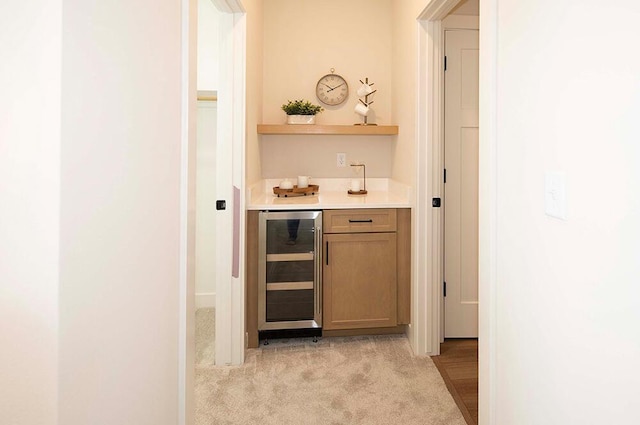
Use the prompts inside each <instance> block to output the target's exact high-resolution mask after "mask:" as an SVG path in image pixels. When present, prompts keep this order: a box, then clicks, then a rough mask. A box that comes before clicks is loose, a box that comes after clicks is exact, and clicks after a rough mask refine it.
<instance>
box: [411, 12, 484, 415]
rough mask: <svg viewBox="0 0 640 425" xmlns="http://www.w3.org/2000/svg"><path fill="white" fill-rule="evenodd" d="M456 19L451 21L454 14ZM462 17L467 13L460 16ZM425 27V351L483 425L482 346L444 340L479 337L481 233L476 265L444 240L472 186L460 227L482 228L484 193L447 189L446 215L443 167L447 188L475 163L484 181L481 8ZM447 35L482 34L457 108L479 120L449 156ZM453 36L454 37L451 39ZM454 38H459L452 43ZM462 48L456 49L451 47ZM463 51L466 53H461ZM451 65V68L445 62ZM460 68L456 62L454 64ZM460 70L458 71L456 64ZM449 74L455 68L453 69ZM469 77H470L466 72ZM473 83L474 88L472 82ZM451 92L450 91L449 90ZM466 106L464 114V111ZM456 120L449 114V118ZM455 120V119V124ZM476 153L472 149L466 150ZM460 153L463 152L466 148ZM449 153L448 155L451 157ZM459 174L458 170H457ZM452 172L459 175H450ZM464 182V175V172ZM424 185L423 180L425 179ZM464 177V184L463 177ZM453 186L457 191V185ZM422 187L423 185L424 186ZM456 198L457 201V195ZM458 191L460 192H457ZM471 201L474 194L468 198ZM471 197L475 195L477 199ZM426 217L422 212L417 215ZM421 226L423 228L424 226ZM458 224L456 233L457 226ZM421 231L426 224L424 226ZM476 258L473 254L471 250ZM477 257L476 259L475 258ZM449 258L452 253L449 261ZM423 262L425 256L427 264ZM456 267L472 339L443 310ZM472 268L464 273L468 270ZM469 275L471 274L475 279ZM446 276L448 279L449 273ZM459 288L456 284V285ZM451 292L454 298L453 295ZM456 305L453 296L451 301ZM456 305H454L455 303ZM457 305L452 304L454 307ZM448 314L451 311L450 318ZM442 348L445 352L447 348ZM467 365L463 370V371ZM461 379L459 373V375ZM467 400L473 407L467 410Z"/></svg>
mask: <svg viewBox="0 0 640 425" xmlns="http://www.w3.org/2000/svg"><path fill="white" fill-rule="evenodd" d="M452 11H453V12H454V13H453V14H452V13H451V12H452ZM461 11H462V13H461ZM419 21H420V24H421V29H422V30H421V39H420V40H421V45H420V49H421V60H420V75H421V79H420V80H421V81H423V83H422V84H424V85H423V86H422V87H421V101H420V111H419V113H420V114H421V116H422V117H423V119H421V120H420V127H419V132H418V135H419V149H418V152H419V168H418V169H419V170H420V169H425V170H426V172H425V175H424V178H425V179H426V182H427V183H428V185H427V186H425V187H423V188H422V189H421V190H418V196H417V201H418V208H419V209H420V208H423V209H424V212H423V213H422V217H424V226H425V228H424V230H423V231H422V232H421V233H423V234H426V235H427V241H426V249H425V252H424V253H418V255H425V254H426V258H428V261H427V264H425V265H424V266H422V267H426V268H427V269H426V270H423V271H420V270H418V272H417V274H418V276H420V274H421V273H424V276H426V288H424V289H423V291H424V292H425V293H426V295H427V297H428V298H427V299H428V300H430V301H428V302H427V308H428V309H429V314H428V315H427V316H428V317H427V322H426V326H425V327H426V330H427V332H426V334H427V335H426V337H427V338H426V340H427V341H426V345H427V347H430V349H428V350H427V354H430V355H432V356H438V355H440V354H442V356H440V357H434V363H436V365H438V366H439V370H440V372H441V374H442V376H443V378H444V380H445V382H446V383H447V385H448V387H449V389H450V391H451V393H452V395H453V396H454V399H455V400H456V401H457V402H458V405H459V407H460V410H461V411H462V412H463V414H464V412H466V413H467V414H466V415H464V416H465V419H466V420H467V422H468V423H470V424H475V423H477V420H478V409H477V407H478V390H477V388H478V360H477V359H478V356H477V353H478V340H477V339H471V340H447V341H445V335H448V334H450V335H451V336H456V337H462V336H475V337H477V332H478V310H477V308H478V296H477V294H478V285H477V282H478V280H477V276H478V269H477V268H478V257H477V243H478V242H477V241H478V237H477V231H476V232H475V238H474V239H475V241H473V240H472V241H471V244H472V245H473V244H475V254H474V255H475V259H474V260H473V261H471V264H465V262H464V261H460V260H461V259H466V258H467V257H468V256H469V252H468V250H466V251H465V250H464V249H463V248H465V247H466V248H468V247H469V242H468V241H467V242H466V243H465V244H464V245H461V244H460V243H458V247H457V249H456V251H457V254H454V255H457V257H458V258H457V261H452V258H449V261H448V262H446V261H445V255H446V250H447V248H451V243H450V244H449V245H448V246H447V245H445V239H446V238H447V233H448V236H449V237H451V236H454V238H457V237H459V233H460V228H461V227H464V226H461V217H463V216H464V214H462V216H461V215H460V213H461V212H465V211H466V210H467V208H464V210H462V209H461V207H466V206H467V205H466V204H464V203H463V204H460V202H459V201H460V200H461V199H462V198H461V195H463V194H465V192H469V187H471V188H473V190H472V191H471V192H472V195H475V200H473V199H472V200H471V202H472V203H475V207H474V210H475V211H474V212H473V214H471V216H470V217H467V219H466V221H464V220H462V222H463V224H465V225H468V223H469V222H471V223H473V224H475V226H476V228H477V225H478V219H477V209H478V206H477V205H478V203H477V196H478V195H477V194H478V187H477V183H475V184H474V183H472V184H470V185H469V184H466V185H465V184H463V185H460V184H458V187H457V188H456V187H451V189H449V194H448V196H449V198H450V200H451V198H452V197H454V198H456V199H457V200H458V203H459V204H458V205H457V206H455V205H454V206H453V207H452V205H451V204H452V203H451V202H449V211H446V208H447V193H446V189H447V188H445V174H444V170H445V161H446V159H447V157H448V159H449V160H452V156H453V163H454V164H455V165H454V166H452V167H448V168H450V169H448V170H447V181H448V182H451V181H452V180H451V179H452V178H454V176H452V175H451V174H450V173H452V172H453V174H456V173H457V174H459V175H460V174H461V171H463V170H466V169H467V168H468V167H466V166H464V167H460V164H461V163H462V162H464V161H467V162H468V161H469V160H471V161H473V162H474V166H473V167H471V168H472V173H471V174H473V175H475V180H476V182H477V178H478V138H477V134H478V106H477V105H478V94H477V87H478V65H477V63H478V49H477V43H478V41H477V31H478V27H479V24H478V23H479V2H477V1H473V0H470V1H466V0H463V1H460V0H433V1H432V2H430V3H429V5H428V6H427V8H426V9H425V10H424V12H423V13H422V15H421V16H420V18H419ZM447 30H449V31H455V30H458V32H456V33H455V35H456V36H458V35H460V33H459V32H460V31H466V30H475V31H476V39H475V43H476V47H475V53H473V52H470V51H469V50H470V49H468V48H467V47H468V46H464V45H463V49H462V50H465V52H464V53H463V54H460V53H457V59H459V58H460V57H461V56H462V57H463V59H464V60H465V61H467V62H468V61H469V59H473V60H474V62H475V65H474V68H475V69H474V72H475V78H472V80H473V81H472V84H467V85H466V86H464V87H461V88H462V89H464V90H466V91H468V88H469V87H468V86H469V85H471V86H475V89H476V90H475V95H474V96H472V98H469V97H468V96H467V97H466V98H464V97H463V98H462V103H463V105H458V106H457V108H458V109H459V110H460V109H467V106H469V105H468V104H469V103H475V117H474V118H473V121H474V122H473V125H469V123H468V122H454V124H453V127H456V130H455V132H456V134H457V136H459V137H457V141H455V143H454V144H453V146H454V147H456V146H457V149H453V151H454V152H451V149H447V147H450V146H446V145H445V137H446V135H447V133H449V135H451V134H452V133H453V132H454V130H452V126H451V124H450V123H448V122H447V120H446V119H445V118H446V114H447V106H451V103H452V102H449V103H447V101H446V94H447V93H446V90H445V83H446V81H445V70H444V69H445V56H446V51H445V47H446V43H445V38H446V35H447ZM452 34H453V32H452ZM450 38H455V37H450ZM453 44H456V43H453ZM459 50H460V49H459ZM447 62H449V61H447ZM454 62H455V61H454ZM447 65H453V64H452V63H448V64H447ZM457 65H459V64H457ZM466 67H468V64H465V69H466ZM449 69H450V68H449ZM467 71H468V70H467ZM453 79H454V80H457V82H458V83H459V85H464V82H462V81H461V75H458V76H457V77H456V78H453ZM467 83H468V81H467ZM450 90H451V89H450ZM455 95H456V96H458V99H460V96H459V95H460V87H459V88H458V93H456V94H455ZM461 106H462V108H461ZM468 112H469V111H462V113H461V115H462V118H468V117H465V116H464V115H468ZM449 113H450V112H449ZM454 121H455V120H454ZM469 146H471V147H472V149H468V147H469ZM461 148H462V149H461ZM447 151H449V152H447ZM456 167H457V168H458V169H457V170H455V168H456ZM452 168H453V169H452ZM462 176H464V173H462ZM419 177H420V178H421V179H422V178H423V177H422V176H419ZM465 178H466V177H465ZM452 186H455V185H452ZM418 187H419V188H420V185H418ZM452 192H453V194H452ZM456 192H457V193H456ZM466 195H467V196H468V194H466ZM433 198H441V199H443V203H442V205H443V206H444V208H435V207H432V199H433ZM471 198H473V196H471ZM465 202H466V203H468V202H469V200H468V199H466V200H465ZM456 209H457V212H455V211H454V212H455V214H454V215H453V217H452V216H451V215H450V214H449V216H447V212H448V213H451V212H452V210H456ZM418 216H419V217H420V216H421V215H420V213H419V214H418ZM420 221H422V220H421V219H420ZM454 225H455V226H454ZM418 226H420V223H418ZM472 251H474V250H472ZM472 254H473V253H472ZM449 255H451V254H449ZM423 258H424V257H423ZM452 265H453V266H455V268H454V270H455V272H454V273H453V274H454V275H457V276H458V277H460V276H461V275H463V276H465V278H467V279H468V277H469V275H471V278H472V279H471V280H472V281H473V283H474V285H473V286H472V287H469V285H467V286H466V287H465V286H464V285H461V284H460V280H459V279H458V282H457V288H452V287H451V286H450V285H451V283H453V282H447V289H446V290H447V292H448V294H447V295H449V296H451V295H452V292H453V295H456V293H457V296H456V298H457V304H458V305H459V306H460V305H461V306H462V307H469V306H472V307H471V308H470V309H469V308H466V309H465V308H463V309H462V310H463V312H462V314H461V316H462V319H463V322H464V319H465V315H466V316H469V317H470V318H471V319H472V323H471V325H470V326H467V328H469V327H470V328H471V329H472V331H471V332H469V330H468V329H464V326H463V330H462V331H459V330H455V329H454V330H453V331H452V330H451V329H450V328H451V327H450V326H449V327H448V328H449V329H446V328H445V327H446V325H447V320H448V321H449V324H451V321H452V320H455V319H451V317H446V314H447V313H451V312H452V310H455V308H452V307H451V306H447V305H445V297H444V295H445V283H444V282H445V280H448V279H445V275H447V276H450V275H451V273H452V272H451V270H447V266H449V269H451V268H452V267H451V266H452ZM465 267H466V268H465ZM469 270H470V271H471V272H469ZM447 272H448V273H447ZM454 284H456V283H454ZM417 290H418V292H419V291H420V284H419V283H418V288H417ZM452 290H453V291H452ZM452 298H454V297H452ZM452 298H450V300H452ZM452 301H453V300H452ZM447 307H448V310H449V311H447ZM441 344H442V345H441ZM451 366H453V368H454V369H456V370H458V371H461V370H464V373H463V375H465V376H462V378H464V379H462V381H460V380H459V379H448V378H451V374H449V373H448V367H451ZM463 366H464V367H463ZM454 375H455V374H454ZM460 377H461V376H456V378H460ZM460 383H462V384H463V385H462V388H472V389H473V391H472V392H471V394H469V393H468V392H465V393H464V396H461V392H460V391H457V390H456V385H455V384H460ZM463 399H466V400H464V401H466V402H468V404H465V403H464V401H463Z"/></svg>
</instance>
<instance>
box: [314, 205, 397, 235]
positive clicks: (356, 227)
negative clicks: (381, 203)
mask: <svg viewBox="0 0 640 425" xmlns="http://www.w3.org/2000/svg"><path fill="white" fill-rule="evenodd" d="M396 223H397V219H396V210H395V209H366V208H363V209H357V210H325V211H324V214H323V223H322V226H323V229H324V233H374V232H395V231H396V227H397V224H396Z"/></svg>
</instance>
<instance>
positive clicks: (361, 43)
mask: <svg viewBox="0 0 640 425" xmlns="http://www.w3.org/2000/svg"><path fill="white" fill-rule="evenodd" d="M391 10H392V2H391V1H390V0H350V1H342V0H325V1H323V2H320V3H319V2H317V1H315V0H303V1H301V0H269V1H268V2H265V3H264V55H263V58H264V59H263V60H264V74H263V75H264V91H263V102H262V105H263V110H262V115H263V122H264V123H266V124H283V123H284V122H285V121H286V115H285V113H284V112H283V111H282V110H281V108H280V107H281V105H282V104H284V103H286V102H287V100H289V99H291V100H293V99H301V98H304V99H307V100H310V101H312V102H314V103H317V104H320V102H319V101H318V100H317V97H316V94H315V88H316V83H317V82H318V80H319V79H320V78H321V77H322V76H323V75H325V74H329V73H330V69H331V68H334V69H335V72H336V73H337V74H340V75H342V76H343V77H345V79H346V80H347V83H348V85H349V98H348V99H347V100H346V101H345V103H343V104H341V105H339V106H329V107H327V106H325V105H323V106H324V107H325V111H324V112H322V113H320V114H319V115H317V117H316V123H317V124H345V125H351V124H354V123H359V122H362V119H361V117H360V116H359V115H357V114H355V112H354V111H353V108H354V107H355V105H356V104H357V103H358V96H357V94H356V91H357V89H358V87H359V86H360V82H359V80H360V79H364V78H365V77H369V80H370V81H372V82H374V83H375V86H374V88H377V89H378V90H379V91H378V92H377V93H376V94H375V97H374V99H373V100H374V102H375V103H374V104H373V105H372V109H373V111H374V115H373V116H371V117H370V119H369V122H375V123H378V124H395V123H394V122H393V121H392V118H391V97H392V90H393V86H392V84H393V82H392V78H391V69H392V65H391V54H392V31H391V28H392V21H391ZM248 131H249V132H253V131H255V130H254V128H251V127H248ZM273 140H277V141H278V143H273ZM351 142H356V143H351ZM365 142H372V143H365ZM394 142H395V138H394V137H375V138H374V137H350V138H346V139H343V140H341V141H340V143H339V144H340V147H338V148H336V147H335V145H336V143H338V142H336V139H335V138H334V136H314V137H313V138H309V137H304V136H302V137H301V136H287V137H286V138H283V137H279V136H275V137H274V136H262V144H261V147H260V148H261V166H262V170H263V173H262V177H263V178H278V177H285V176H291V175H298V174H313V175H314V176H315V177H348V176H351V170H350V169H349V167H346V168H338V167H337V166H336V153H338V152H345V153H347V161H348V162H349V161H351V160H357V159H364V158H365V157H371V156H372V155H373V156H375V158H374V159H372V160H371V161H370V163H369V162H366V164H367V174H371V176H372V177H373V176H374V175H375V176H377V177H390V174H391V171H390V170H391V164H392V156H391V155H390V154H389V152H390V151H391V150H392V149H393V146H394V144H395V143H394ZM380 144H384V147H383V148H382V149H378V148H379V146H380ZM300 147H309V148H310V149H309V153H308V154H301V155H298V154H296V155H295V161H292V160H291V158H292V154H291V152H292V151H294V150H295V151H300V150H301V148H300ZM303 149H304V148H303ZM318 152H321V155H319V156H318V155H316V154H317V153H318ZM265 155H268V156H265ZM267 167H268V168H267ZM271 170H281V171H280V174H275V175H274V174H273V172H272V171H271ZM313 170H318V171H313ZM276 172H277V171H276Z"/></svg>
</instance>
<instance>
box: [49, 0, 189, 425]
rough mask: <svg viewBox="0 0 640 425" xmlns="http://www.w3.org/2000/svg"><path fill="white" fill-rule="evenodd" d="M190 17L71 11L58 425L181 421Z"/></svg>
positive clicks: (176, 10)
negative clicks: (185, 62) (184, 106)
mask: <svg viewBox="0 0 640 425" xmlns="http://www.w3.org/2000/svg"><path fill="white" fill-rule="evenodd" d="M150 11H152V13H150ZM181 14H182V11H181V2H180V1H178V0H163V1H157V0H153V1H152V0H142V1H136V2H130V1H123V0H115V1H110V2H99V3H95V2H86V1H79V0H65V2H64V9H63V50H62V155H61V188H62V189H61V195H60V199H61V209H60V211H61V221H60V292H59V307H60V339H59V347H60V351H59V353H60V366H59V367H60V370H59V371H60V375H59V392H60V394H59V395H60V398H59V407H60V416H59V418H60V419H59V420H60V423H61V424H65V425H67V424H69V425H72V424H89V423H91V424H122V425H124V424H131V425H134V424H136V425H137V424H167V425H169V424H171V425H174V424H176V423H177V422H178V415H179V406H178V400H179V394H178V384H179V358H178V353H179V329H178V327H179V314H181V311H180V290H181V288H180V279H181V276H180V250H179V247H180V222H181V215H180V212H181V210H180V201H181V198H180V178H181V174H180V170H181V168H180V165H181V150H180V141H181V118H182V117H181V107H180V104H181V78H182V74H181V53H182V52H181V40H182V35H181V25H180V24H181ZM141 28H144V31H142V30H141ZM193 90H194V94H195V86H194V87H193ZM182 314H184V313H183V312H182Z"/></svg>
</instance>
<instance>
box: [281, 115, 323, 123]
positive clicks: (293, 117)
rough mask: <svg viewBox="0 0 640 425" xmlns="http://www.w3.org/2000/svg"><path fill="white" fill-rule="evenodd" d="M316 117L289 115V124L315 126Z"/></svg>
mask: <svg viewBox="0 0 640 425" xmlns="http://www.w3.org/2000/svg"><path fill="white" fill-rule="evenodd" d="M315 123H316V116H315V115H287V124H315Z"/></svg>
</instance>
